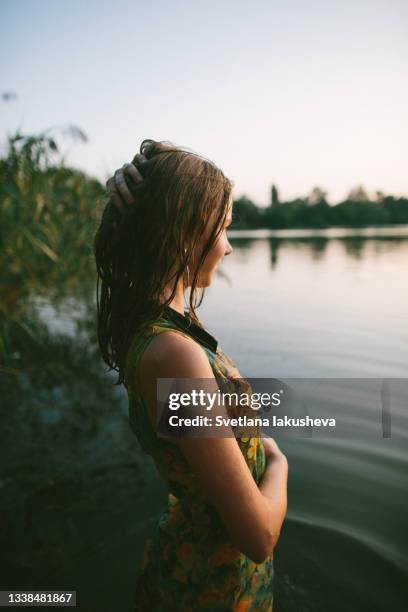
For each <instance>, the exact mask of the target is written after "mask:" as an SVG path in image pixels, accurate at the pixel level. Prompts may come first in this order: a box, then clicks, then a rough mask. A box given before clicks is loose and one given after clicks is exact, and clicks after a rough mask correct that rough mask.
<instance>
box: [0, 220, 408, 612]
mask: <svg viewBox="0 0 408 612" xmlns="http://www.w3.org/2000/svg"><path fill="white" fill-rule="evenodd" d="M230 239H231V243H232V246H233V249H234V251H233V253H232V254H231V255H230V256H228V257H226V258H225V259H224V260H223V262H222V265H221V267H220V269H219V274H218V275H217V276H216V277H215V279H214V282H213V284H212V285H211V287H209V288H207V289H206V294H205V298H204V301H203V304H202V306H201V307H200V308H199V316H200V317H201V319H202V320H203V322H204V323H205V324H206V326H207V328H208V329H209V331H211V333H213V334H214V335H215V336H216V337H217V339H218V341H219V343H220V345H221V346H222V347H223V349H224V350H225V351H226V352H227V353H229V354H230V355H231V357H232V358H233V359H234V360H235V362H236V364H237V366H238V368H239V370H240V372H241V374H242V376H246V377H248V378H284V379H290V378H356V379H358V378H364V379H373V383H375V381H376V380H377V379H378V380H380V379H381V380H382V379H402V381H403V382H404V379H406V371H407V364H408V326H407V318H408V315H407V312H408V309H407V304H408V299H407V298H408V283H407V275H408V227H392V228H384V227H382V228H377V229H362V230H348V229H341V228H338V229H337V228H336V229H330V230H319V231H317V230H313V231H306V230H287V231H277V232H265V231H263V230H262V231H256V232H240V233H239V234H235V235H234V233H233V232H231V233H230ZM37 305H38V309H39V312H40V314H41V317H42V318H43V320H44V321H46V323H47V326H48V328H49V329H50V331H51V336H53V334H54V333H55V332H63V333H65V334H66V335H67V338H71V340H69V339H67V340H66V341H59V340H58V341H55V342H54V341H53V340H52V339H50V341H49V343H48V344H47V345H46V349H45V353H44V352H43V353H40V350H41V349H40V348H39V349H38V351H39V353H38V355H39V356H38V357H37V355H36V353H33V357H32V367H30V372H28V373H26V372H23V373H21V375H18V377H17V378H13V377H10V380H9V381H8V382H7V384H4V386H3V393H2V399H3V403H2V406H3V407H4V411H3V413H2V420H3V443H2V446H1V450H2V457H3V458H2V474H1V476H2V479H1V481H0V484H1V486H2V497H1V500H0V501H1V503H2V507H0V514H1V516H2V517H5V520H6V521H7V523H6V525H7V528H5V529H4V530H3V534H2V538H3V540H2V541H3V549H4V550H10V551H11V550H12V551H14V552H13V554H11V555H10V556H9V558H8V559H7V563H6V564H5V566H4V567H3V569H2V575H3V577H4V580H5V581H6V582H7V585H5V586H4V588H23V587H24V588H27V589H28V588H34V589H35V588H42V589H45V588H48V589H51V588H59V589H61V588H68V587H69V588H76V589H77V590H78V594H79V595H78V597H80V599H81V602H82V606H83V607H84V609H87V610H88V611H89V612H91V611H93V610H95V611H96V610H97V611H98V612H101V611H103V610H112V609H121V610H128V609H130V601H131V589H132V584H133V580H134V574H135V570H136V567H137V563H138V560H140V557H141V554H142V550H143V543H144V538H145V536H146V533H147V531H148V528H152V527H153V525H154V524H155V522H156V520H157V518H158V516H159V514H160V513H161V511H162V508H163V504H164V503H165V490H164V488H163V487H162V485H161V484H160V479H159V477H158V475H157V473H156V471H155V469H154V468H153V465H152V462H151V460H150V459H149V458H148V457H146V456H145V455H143V453H141V452H140V449H139V448H138V445H137V443H136V441H135V438H134V436H132V434H131V433H130V430H129V425H128V422H127V398H126V396H125V394H124V392H123V389H120V388H115V389H114V392H113V391H112V388H111V387H110V383H111V382H112V379H111V377H109V376H107V375H106V374H104V373H102V375H101V374H100V369H101V368H100V365H99V364H98V363H97V358H96V355H97V354H98V353H97V350H96V345H95V334H94V332H95V330H94V324H95V321H94V316H95V312H94V304H88V305H87V306H88V309H87V307H86V305H82V306H85V307H84V308H82V306H81V304H77V303H75V300H74V301H72V299H70V300H68V301H67V303H66V309H65V311H60V312H59V313H58V314H57V313H56V312H55V310H54V308H53V305H52V304H48V303H47V302H43V301H38V304H37ZM86 312H88V313H90V314H89V322H88V323H89V324H88V326H87V327H86V326H85V327H84V328H81V330H80V331H78V329H77V320H78V319H81V317H82V315H83V314H86ZM87 330H89V334H90V336H89V339H88V337H87V336H86V332H87ZM35 350H37V349H35ZM88 351H89V354H88ZM93 351H95V352H93ZM45 365H46V368H47V371H46V372H45V373H44V369H45ZM36 368H37V369H36ZM3 380H4V379H3ZM16 381H18V385H16ZM405 382H406V381H405ZM407 410H408V408H407V406H402V407H401V406H400V407H399V412H398V415H396V417H398V418H394V421H393V429H392V437H391V438H382V437H381V431H380V429H379V430H378V432H377V433H378V435H377V436H373V437H372V439H370V438H364V439H359V438H358V437H357V438H356V437H350V438H347V437H342V438H340V437H339V438H336V437H332V438H330V439H329V438H328V439H320V438H312V439H305V438H300V437H299V438H297V437H292V438H290V439H289V438H287V437H278V436H276V439H277V442H278V444H279V446H280V447H281V448H282V450H283V451H284V452H285V454H286V455H287V457H288V461H289V484H288V487H289V496H288V514H287V518H286V520H285V523H284V526H283V529H282V532H281V537H280V539H279V542H278V545H277V547H276V549H275V586H274V593H275V604H274V612H309V611H310V612H336V611H339V612H340V611H344V610H348V612H365V611H370V612H373V611H379V610H381V611H388V610H393V611H400V610H401V611H402V610H405V609H406V602H407V600H408V599H407V596H408V588H407V584H408V533H407V527H406V523H407V519H406V516H407V512H406V508H407V502H408V492H407V485H408V476H407V475H408V442H407V440H408V425H407ZM360 417H361V415H360V414H359V413H358V412H357V410H356V422H357V419H358V418H360ZM364 418H371V415H366V416H365V417H364ZM6 517H7V518H6ZM62 585H63V586H62Z"/></svg>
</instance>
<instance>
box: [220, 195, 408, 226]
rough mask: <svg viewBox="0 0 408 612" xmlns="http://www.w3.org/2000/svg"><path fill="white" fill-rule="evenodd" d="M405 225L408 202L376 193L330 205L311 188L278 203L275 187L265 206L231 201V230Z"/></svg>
mask: <svg viewBox="0 0 408 612" xmlns="http://www.w3.org/2000/svg"><path fill="white" fill-rule="evenodd" d="M395 223H408V198H395V197H394V196H391V195H385V194H384V193H383V192H381V191H377V192H376V195H375V199H370V197H369V196H368V194H367V193H366V191H365V190H364V188H363V187H356V188H354V189H352V190H351V191H350V193H349V194H348V196H347V198H346V199H345V200H344V201H343V202H339V203H338V204H336V205H330V204H329V203H328V202H327V199H326V192H324V191H322V190H321V189H320V188H319V187H315V188H314V189H313V190H312V192H311V194H310V195H309V196H307V197H305V198H297V199H295V200H290V201H287V202H283V201H280V199H279V194H278V190H277V188H276V186H275V185H272V189H271V202H270V204H269V206H267V207H266V208H265V207H260V206H257V205H256V204H255V203H254V202H252V201H251V200H250V199H249V198H247V197H246V196H242V197H240V198H238V199H237V200H235V202H234V210H233V223H232V224H231V226H230V227H231V229H256V228H266V229H283V228H297V227H310V228H324V227H331V226H343V227H366V226H369V225H389V224H390V225H391V224H395Z"/></svg>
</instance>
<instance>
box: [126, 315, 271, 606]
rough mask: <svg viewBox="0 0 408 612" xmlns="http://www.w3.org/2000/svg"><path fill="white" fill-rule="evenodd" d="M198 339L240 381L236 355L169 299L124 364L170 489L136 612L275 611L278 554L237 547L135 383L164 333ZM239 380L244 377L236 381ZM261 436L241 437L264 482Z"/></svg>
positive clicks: (137, 423)
mask: <svg viewBox="0 0 408 612" xmlns="http://www.w3.org/2000/svg"><path fill="white" fill-rule="evenodd" d="M169 330H171V331H175V332H179V333H181V334H183V335H184V336H187V337H189V338H193V339H194V340H195V341H196V342H199V344H200V345H201V346H202V347H203V349H204V350H205V352H206V353H207V356H208V359H209V362H210V365H211V368H212V370H213V373H214V376H215V378H216V379H217V382H218V380H219V379H222V380H223V381H224V382H225V384H227V385H228V384H229V385H231V384H232V385H234V384H235V383H234V379H240V378H241V376H240V374H239V372H238V370H237V368H236V366H235V364H234V362H233V361H232V360H231V359H230V358H229V357H228V356H227V355H226V354H225V353H224V352H223V351H222V349H221V347H220V346H218V342H217V340H216V339H215V338H214V337H213V336H212V335H211V334H209V333H208V332H207V331H206V330H204V328H202V327H200V326H199V325H197V324H195V323H194V322H193V321H191V319H190V318H189V315H188V313H187V312H186V313H185V314H184V315H182V314H181V313H179V312H178V311H176V310H174V309H172V308H171V307H169V306H166V307H164V311H163V313H162V315H160V316H159V318H157V319H156V320H154V321H150V322H148V323H146V324H145V325H144V326H143V327H142V329H141V330H139V331H138V333H137V334H136V336H135V338H134V339H133V342H132V343H131V345H130V348H129V351H128V355H127V360H126V370H125V386H126V388H127V392H128V397H129V420H130V426H131V428H132V430H133V431H134V433H135V434H136V436H137V438H138V440H139V443H140V445H141V446H142V448H143V450H144V451H145V452H146V453H148V454H149V455H151V457H152V458H153V460H154V463H155V465H156V467H157V469H158V471H159V474H160V475H161V477H162V478H163V480H164V482H165V483H166V485H167V488H168V502H167V508H166V509H165V511H164V512H163V514H162V515H161V516H160V518H159V520H158V522H157V524H156V526H155V528H154V530H153V532H152V533H151V534H150V537H149V538H148V539H147V541H146V544H145V550H144V557H143V560H142V562H141V564H140V567H139V568H138V572H137V575H136V589H135V603H134V608H133V610H134V612H139V611H140V612H164V611H166V612H176V611H177V612H192V611H194V612H204V611H211V612H232V611H234V612H253V611H255V610H256V611H257V612H271V611H272V603H273V575H274V573H273V556H272V555H271V556H269V557H268V558H267V559H266V560H265V561H264V562H263V563H259V564H257V563H255V562H253V561H252V560H251V559H250V558H249V557H247V556H246V555H245V554H243V553H242V552H241V551H240V550H239V549H238V548H236V547H235V546H234V544H233V543H232V541H231V538H230V536H229V534H228V532H227V530H226V528H225V527H224V525H223V523H222V521H221V519H220V517H219V515H218V513H217V511H216V509H215V507H214V506H212V505H210V504H209V503H208V501H207V499H206V497H205V494H204V492H203V490H202V488H200V486H199V483H198V482H197V477H196V475H195V473H193V472H192V470H191V468H190V466H189V464H188V462H187V460H186V458H185V456H184V455H183V453H182V451H181V449H180V448H179V446H178V445H177V444H174V443H172V442H168V441H167V440H165V439H164V438H162V437H157V435H156V432H155V430H154V429H153V427H152V424H151V421H150V419H149V416H148V412H147V408H146V405H145V404H144V402H143V399H142V397H141V395H140V393H139V391H138V389H137V386H136V383H135V379H136V377H135V375H134V374H135V371H136V367H137V363H138V360H139V359H140V357H141V355H142V353H143V351H144V350H145V349H146V348H147V346H148V344H149V342H150V341H151V340H152V339H153V338H154V337H155V336H156V335H157V334H159V333H161V332H164V331H169ZM236 382H238V381H236ZM256 431H257V432H258V434H257V435H254V436H248V435H244V436H241V437H237V436H236V440H237V443H238V445H239V447H240V449H241V451H242V453H243V455H244V458H245V461H246V463H247V465H248V467H249V470H250V472H251V474H252V476H253V478H254V479H255V481H256V483H257V484H259V483H260V481H261V479H262V475H263V472H264V470H265V449H264V446H263V442H262V437H261V435H260V433H259V429H256Z"/></svg>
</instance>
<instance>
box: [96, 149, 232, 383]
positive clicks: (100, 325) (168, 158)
mask: <svg viewBox="0 0 408 612" xmlns="http://www.w3.org/2000/svg"><path fill="white" fill-rule="evenodd" d="M140 153H141V154H142V155H144V156H145V157H146V158H147V160H148V161H147V162H145V163H144V164H143V166H142V167H141V172H142V173H143V177H144V180H143V182H141V183H139V184H138V185H137V186H136V187H134V188H132V192H133V194H134V196H135V199H136V203H135V204H131V205H129V204H128V205H126V207H125V210H124V211H123V212H120V211H119V210H118V208H117V207H116V206H115V204H114V202H113V200H112V199H111V198H110V199H109V201H108V202H107V204H106V206H105V209H104V211H103V214H102V218H101V222H100V225H99V227H98V229H97V232H96V234H95V239H94V254H95V260H96V269H97V288H96V294H97V332H98V343H99V347H100V350H101V353H102V357H103V360H104V361H105V363H107V364H108V365H109V367H110V369H111V370H112V369H114V370H116V371H117V372H118V374H119V378H118V380H117V382H116V383H115V384H121V383H122V382H124V363H125V359H126V354H127V351H128V348H129V345H130V342H131V340H132V337H133V335H134V334H135V333H136V332H137V330H138V328H139V327H140V325H142V324H143V323H144V322H146V321H148V320H152V319H154V318H156V317H157V316H160V315H161V314H162V312H163V308H164V306H165V305H168V304H170V302H171V301H172V300H173V299H174V297H175V294H176V289H177V284H178V282H179V279H180V277H183V278H184V276H183V275H184V273H185V271H186V268H187V266H189V274H190V278H191V292H190V301H189V314H190V317H191V319H192V320H193V321H194V322H195V323H197V324H198V325H200V326H202V324H201V321H200V320H199V318H198V316H197V313H196V312H195V309H196V308H197V307H198V306H200V304H201V302H202V300H203V297H204V288H201V289H202V292H201V296H200V297H199V299H197V289H198V288H197V282H198V276H199V272H200V268H201V267H202V265H203V263H204V260H205V258H206V256H207V254H208V253H209V251H210V250H211V248H212V246H213V245H214V244H215V242H216V240H217V238H218V236H219V234H220V233H221V232H222V230H223V227H224V224H225V220H226V217H227V214H228V206H229V203H230V200H231V193H232V189H233V185H234V183H233V182H232V181H231V180H230V179H228V178H227V177H226V176H225V175H224V173H223V172H222V171H221V170H220V169H219V168H217V166H216V165H215V164H214V163H213V162H211V161H210V160H208V159H205V158H204V157H202V156H200V155H197V154H196V153H194V152H192V151H190V150H188V149H186V148H181V147H178V146H176V145H174V144H172V143H169V142H166V141H163V142H156V141H154V140H144V141H143V142H142V144H141V146H140ZM142 168H143V169H142ZM129 188H131V185H130V184H129ZM209 230H211V231H210V234H209V236H208V239H207V241H206V242H205V244H204V245H202V244H201V242H202V237H203V234H204V233H205V232H208V231H209ZM199 246H201V250H200V252H199V253H198V254H197V253H196V250H197V248H198V247H199ZM193 259H194V260H195V261H197V262H198V263H197V265H196V266H195V267H194V269H193V270H191V262H192V261H193ZM189 264H190V265H189ZM171 282H173V286H172V292H171V295H170V296H169V297H168V299H167V300H165V301H162V300H163V293H164V288H165V286H166V285H167V284H168V283H171Z"/></svg>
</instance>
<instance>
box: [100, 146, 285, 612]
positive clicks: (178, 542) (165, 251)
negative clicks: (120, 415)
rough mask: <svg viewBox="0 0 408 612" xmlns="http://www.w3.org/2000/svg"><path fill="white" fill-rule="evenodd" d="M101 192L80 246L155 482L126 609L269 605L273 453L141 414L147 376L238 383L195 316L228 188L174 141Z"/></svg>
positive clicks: (275, 520) (276, 490) (274, 524)
mask: <svg viewBox="0 0 408 612" xmlns="http://www.w3.org/2000/svg"><path fill="white" fill-rule="evenodd" d="M107 188H108V191H109V194H110V199H109V201H108V203H107V205H106V207H105V210H104V212H103V216H102V220H101V223H100V227H99V228H98V231H97V233H96V236H95V245H94V247H95V257H96V265H97V272H98V285H97V310H98V339H99V344H100V349H101V352H102V356H103V359H104V360H105V362H106V363H107V364H108V365H109V366H110V367H111V369H115V370H116V371H118V373H119V379H118V383H123V384H124V385H125V387H126V389H127V392H128V396H129V416H130V424H131V427H132V429H133V431H134V432H135V434H136V435H137V437H138V440H139V442H140V444H141V446H142V448H143V449H144V451H145V452H146V453H148V454H150V455H151V456H152V458H153V460H154V462H155V464H156V466H157V468H158V471H159V473H160V475H161V477H162V478H163V479H164V481H165V483H166V485H167V487H168V506H167V509H166V511H165V512H164V513H163V514H162V516H161V517H160V519H159V521H158V523H157V525H156V528H155V530H154V532H153V534H152V536H151V537H150V538H149V539H148V540H147V543H146V546H145V553H144V558H143V561H142V563H141V566H140V568H139V570H138V574H137V585H136V591H135V607H134V610H135V611H140V612H162V611H163V612H164V611H166V612H167V611H170V612H173V611H180V612H190V611H193V610H194V612H201V611H204V610H205V611H211V612H217V611H220V612H221V611H222V612H231V611H235V612H244V611H246V612H248V611H255V610H256V611H257V612H271V611H272V602H273V549H274V546H275V544H276V542H277V540H278V538H279V534H280V531H281V526H282V523H283V521H284V518H285V515H286V511H287V476H288V463H287V460H286V457H285V455H284V454H283V453H282V452H281V451H280V449H279V448H278V446H277V444H276V442H274V440H273V439H272V438H268V437H264V438H262V437H261V436H260V434H259V429H258V430H257V435H254V436H251V435H250V436H248V435H244V436H240V437H237V436H235V435H234V433H232V434H231V435H228V436H225V437H220V436H218V437H200V438H198V437H189V436H181V437H172V438H170V437H168V438H165V437H163V436H159V435H158V432H157V429H156V418H155V415H156V406H157V381H158V379H161V378H173V379H197V380H199V379H207V380H210V379H212V380H214V381H215V380H217V381H219V380H224V381H226V383H227V384H232V385H234V384H235V383H236V382H238V381H239V379H240V378H241V377H240V373H239V371H238V370H237V368H236V365H235V363H234V362H233V361H232V360H231V359H230V358H229V357H228V356H227V355H226V354H225V353H224V352H223V350H222V349H221V347H220V346H219V344H218V341H217V339H216V338H215V337H214V336H213V335H212V334H211V333H210V332H209V331H208V330H207V329H206V328H205V326H204V325H203V324H202V322H201V321H200V319H199V318H198V316H197V313H196V310H195V309H196V308H197V306H199V305H200V303H201V302H202V299H203V295H204V288H205V287H208V286H209V285H210V284H211V281H212V278H213V275H214V271H215V270H216V268H217V266H218V264H219V262H220V261H221V260H222V258H223V257H224V256H226V255H230V254H231V253H232V247H231V245H230V243H229V242H228V238H227V233H226V228H227V227H228V225H229V224H230V223H231V220H232V205H233V203H232V188H233V183H232V182H231V181H230V180H229V179H227V178H226V177H225V175H224V174H223V172H222V171H221V170H220V169H219V168H217V167H216V166H215V165H214V164H213V163H212V162H211V161H209V160H207V159H205V158H203V157H201V156H199V155H196V154H195V153H193V152H191V151H189V150H187V149H183V148H180V147H177V146H174V145H172V144H171V143H167V142H156V141H153V140H144V141H143V143H142V145H141V147H140V153H139V154H137V155H136V156H135V158H134V160H133V162H132V164H125V166H123V168H122V169H120V170H117V171H116V173H115V175H114V177H112V178H111V179H109V181H108V182H107ZM187 288H190V298H189V304H188V307H187V308H186V309H184V304H185V293H186V290H187ZM198 289H201V296H200V300H199V302H198V304H197V299H196V297H197V290H198ZM234 381H235V383H234ZM231 431H232V430H231Z"/></svg>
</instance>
